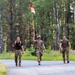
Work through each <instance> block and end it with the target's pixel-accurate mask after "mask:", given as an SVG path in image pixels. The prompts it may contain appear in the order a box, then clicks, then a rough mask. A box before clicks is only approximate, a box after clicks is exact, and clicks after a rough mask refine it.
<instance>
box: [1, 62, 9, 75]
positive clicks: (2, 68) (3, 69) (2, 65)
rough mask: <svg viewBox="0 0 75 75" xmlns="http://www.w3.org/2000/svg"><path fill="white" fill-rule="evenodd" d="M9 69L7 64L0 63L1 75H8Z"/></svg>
mask: <svg viewBox="0 0 75 75" xmlns="http://www.w3.org/2000/svg"><path fill="white" fill-rule="evenodd" d="M7 70H8V69H7V66H6V65H4V64H2V63H0V75H6V73H7Z"/></svg>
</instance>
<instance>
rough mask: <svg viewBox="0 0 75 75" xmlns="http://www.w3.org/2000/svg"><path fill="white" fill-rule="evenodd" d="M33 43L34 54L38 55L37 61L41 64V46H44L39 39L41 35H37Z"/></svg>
mask: <svg viewBox="0 0 75 75" xmlns="http://www.w3.org/2000/svg"><path fill="white" fill-rule="evenodd" d="M33 42H34V45H35V50H36V56H37V57H38V59H37V61H38V65H41V64H40V62H41V60H42V48H44V49H45V50H46V48H45V46H44V42H43V41H42V40H41V36H40V35H39V36H37V40H34V39H33Z"/></svg>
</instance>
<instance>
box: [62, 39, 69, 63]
mask: <svg viewBox="0 0 75 75" xmlns="http://www.w3.org/2000/svg"><path fill="white" fill-rule="evenodd" d="M61 44H62V55H63V61H64V63H65V60H66V59H65V56H66V58H67V63H69V50H68V49H69V41H68V40H61Z"/></svg>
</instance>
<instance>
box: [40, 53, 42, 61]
mask: <svg viewBox="0 0 75 75" xmlns="http://www.w3.org/2000/svg"><path fill="white" fill-rule="evenodd" d="M40 61H42V52H40Z"/></svg>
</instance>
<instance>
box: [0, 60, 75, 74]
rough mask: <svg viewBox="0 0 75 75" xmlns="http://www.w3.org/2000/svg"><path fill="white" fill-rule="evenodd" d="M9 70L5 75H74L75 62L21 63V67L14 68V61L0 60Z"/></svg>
mask: <svg viewBox="0 0 75 75" xmlns="http://www.w3.org/2000/svg"><path fill="white" fill-rule="evenodd" d="M0 62H2V63H4V64H6V65H7V66H8V68H9V70H8V73H7V75H75V62H73V61H71V62H70V63H69V64H63V62H62V61H42V65H41V66H38V65H37V62H36V61H22V67H15V65H14V64H15V63H14V60H0Z"/></svg>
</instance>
